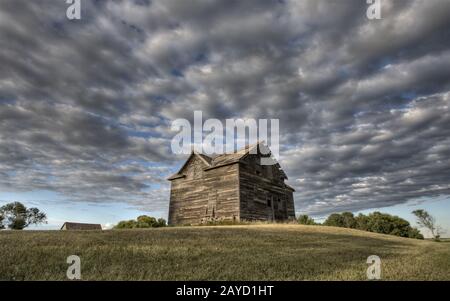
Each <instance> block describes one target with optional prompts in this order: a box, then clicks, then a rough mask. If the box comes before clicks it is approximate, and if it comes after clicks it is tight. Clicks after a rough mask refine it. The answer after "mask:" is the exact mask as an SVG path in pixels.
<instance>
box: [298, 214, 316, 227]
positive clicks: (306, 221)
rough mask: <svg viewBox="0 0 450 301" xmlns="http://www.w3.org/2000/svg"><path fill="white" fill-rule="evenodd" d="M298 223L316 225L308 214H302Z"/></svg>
mask: <svg viewBox="0 0 450 301" xmlns="http://www.w3.org/2000/svg"><path fill="white" fill-rule="evenodd" d="M297 222H298V223H299V224H300V225H315V224H316V223H315V222H314V219H312V218H311V217H309V216H308V215H306V214H301V215H299V217H298V219H297Z"/></svg>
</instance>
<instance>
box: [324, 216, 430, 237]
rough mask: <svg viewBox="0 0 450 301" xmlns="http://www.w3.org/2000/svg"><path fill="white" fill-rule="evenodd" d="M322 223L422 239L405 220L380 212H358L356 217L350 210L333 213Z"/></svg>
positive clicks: (417, 231)
mask: <svg viewBox="0 0 450 301" xmlns="http://www.w3.org/2000/svg"><path fill="white" fill-rule="evenodd" d="M324 225H325V226H334V227H344V228H353V229H359V230H364V231H370V232H376V233H383V234H390V235H396V236H401V237H410V238H417V239H423V236H422V234H420V232H419V230H417V229H416V228H413V227H411V225H410V224H409V222H408V221H407V220H404V219H402V218H400V217H398V216H393V215H390V214H386V213H381V212H373V213H370V214H369V215H368V216H366V215H364V214H362V213H360V214H359V215H358V216H356V217H355V216H354V215H353V213H351V212H343V213H341V214H339V213H333V214H331V215H330V216H329V217H328V218H327V220H326V221H325V222H324Z"/></svg>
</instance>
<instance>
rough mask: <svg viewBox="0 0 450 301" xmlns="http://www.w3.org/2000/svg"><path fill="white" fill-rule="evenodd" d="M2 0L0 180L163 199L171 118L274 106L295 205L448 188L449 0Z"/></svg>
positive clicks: (342, 206)
mask: <svg viewBox="0 0 450 301" xmlns="http://www.w3.org/2000/svg"><path fill="white" fill-rule="evenodd" d="M82 4H83V10H82V20H81V21H69V20H67V19H66V17H65V10H66V7H67V6H66V4H65V1H39V2H38V1H18V0H3V1H1V2H0V66H1V68H0V142H1V144H0V189H5V190H8V191H11V190H13V191H28V190H36V189H45V190H51V191H56V192H58V193H60V194H61V195H63V196H64V197H66V198H67V199H68V200H74V201H92V202H108V201H115V202H127V203H129V204H130V205H134V206H138V207H139V208H142V209H146V210H158V211H160V210H161V209H165V208H167V205H168V185H167V183H166V181H165V177H166V176H167V175H168V174H169V173H170V171H171V168H174V167H176V166H177V165H179V164H180V163H181V162H180V161H178V160H179V159H180V158H176V159H177V160H176V162H174V159H173V156H172V155H171V154H170V148H169V147H170V139H171V137H172V135H173V133H171V132H170V131H169V125H170V122H171V120H172V119H174V118H183V117H184V118H189V119H191V118H192V116H193V111H194V110H202V111H203V112H204V117H205V118H208V117H213V118H221V119H223V118H237V117H254V118H279V119H280V127H281V133H280V134H281V142H282V149H281V158H280V160H281V164H282V166H283V167H284V168H285V169H286V172H287V174H288V175H289V177H290V183H291V184H292V185H293V186H294V187H295V188H296V190H297V192H296V196H295V197H296V205H297V209H298V210H299V211H307V212H310V213H315V214H321V213H328V212H332V211H340V210H359V209H366V208H375V207H382V206H389V205H395V204H399V203H404V202H406V201H408V200H412V199H417V198H420V197H434V196H439V195H444V196H448V195H449V194H450V173H448V170H450V109H449V105H450V99H449V91H450V89H449V88H450V2H449V1H447V0H432V1H429V0H426V1H425V0H415V1H413V0H398V1H386V0H385V1H383V12H382V16H383V19H382V20H374V21H369V20H368V19H367V18H366V9H367V5H366V4H365V1H360V0H345V1H325V0H319V1H317V0H311V1H300V0H299V1H288V0H287V1H260V0H249V1H229V0H227V1H194V2H188V1H175V0H165V1H144V0H141V1H137V0H136V1H82Z"/></svg>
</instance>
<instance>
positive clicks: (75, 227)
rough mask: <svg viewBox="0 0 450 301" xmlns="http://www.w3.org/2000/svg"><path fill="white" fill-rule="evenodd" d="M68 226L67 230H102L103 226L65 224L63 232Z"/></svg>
mask: <svg viewBox="0 0 450 301" xmlns="http://www.w3.org/2000/svg"><path fill="white" fill-rule="evenodd" d="M64 226H66V230H102V225H100V224H85V223H71V222H65V223H64V224H63V225H62V227H61V230H62V229H64Z"/></svg>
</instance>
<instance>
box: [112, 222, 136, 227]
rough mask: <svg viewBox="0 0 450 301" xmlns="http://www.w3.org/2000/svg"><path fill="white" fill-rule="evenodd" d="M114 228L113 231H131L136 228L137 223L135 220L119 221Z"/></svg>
mask: <svg viewBox="0 0 450 301" xmlns="http://www.w3.org/2000/svg"><path fill="white" fill-rule="evenodd" d="M114 228H115V229H133V228H137V222H136V221H135V220H129V221H120V222H119V223H118V224H117V225H116V226H115V227H114Z"/></svg>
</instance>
